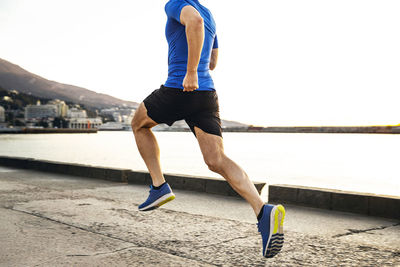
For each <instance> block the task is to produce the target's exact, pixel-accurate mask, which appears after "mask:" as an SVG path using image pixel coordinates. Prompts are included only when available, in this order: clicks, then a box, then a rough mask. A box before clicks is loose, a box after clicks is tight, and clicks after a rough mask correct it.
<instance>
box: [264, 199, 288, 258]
mask: <svg viewBox="0 0 400 267" xmlns="http://www.w3.org/2000/svg"><path fill="white" fill-rule="evenodd" d="M284 219H285V208H284V207H283V206H282V205H276V206H275V205H269V204H266V205H264V206H263V215H262V217H261V218H260V220H259V222H258V231H259V232H260V233H261V237H262V242H263V256H264V257H266V258H272V257H274V256H276V255H277V254H278V253H279V252H280V251H281V249H282V246H283V242H284V236H283V220H284Z"/></svg>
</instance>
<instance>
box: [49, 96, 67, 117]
mask: <svg viewBox="0 0 400 267" xmlns="http://www.w3.org/2000/svg"><path fill="white" fill-rule="evenodd" d="M47 104H50V105H55V106H56V107H57V117H63V118H64V117H67V115H68V106H67V104H65V102H64V101H61V100H58V99H55V100H52V101H49V102H48V103H47Z"/></svg>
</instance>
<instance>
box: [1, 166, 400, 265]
mask: <svg viewBox="0 0 400 267" xmlns="http://www.w3.org/2000/svg"><path fill="white" fill-rule="evenodd" d="M174 191H175V194H176V196H177V198H176V199H175V200H174V201H173V202H171V203H168V204H166V205H164V206H163V207H162V208H160V209H158V210H155V211H150V212H145V213H143V212H138V210H137V207H138V204H140V203H141V202H142V201H143V200H145V198H146V197H147V194H148V187H146V186H144V185H131V184H129V185H128V184H126V183H121V182H111V181H104V180H96V179H90V178H83V177H76V176H68V175H62V174H55V173H46V172H39V171H34V170H20V169H12V168H6V167H0V266H303V265H304V266H339V265H340V266H400V222H399V220H395V219H384V218H378V217H371V216H364V215H357V214H352V213H346V212H339V211H331V210H321V209H314V208H305V207H298V206H292V205H286V210H287V219H286V221H285V227H286V232H285V241H286V242H285V244H284V247H283V249H282V252H281V253H280V254H279V255H278V256H276V257H275V258H273V259H264V258H263V257H262V256H261V239H260V236H259V234H258V232H257V227H256V219H255V217H254V214H253V213H252V210H251V208H250V207H249V206H248V205H247V203H245V202H244V201H243V200H240V199H238V198H235V197H230V196H220V195H214V194H208V193H201V192H193V191H184V190H174Z"/></svg>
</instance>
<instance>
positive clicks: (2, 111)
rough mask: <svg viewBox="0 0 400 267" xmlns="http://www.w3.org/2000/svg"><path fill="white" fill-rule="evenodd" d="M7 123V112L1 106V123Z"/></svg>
mask: <svg viewBox="0 0 400 267" xmlns="http://www.w3.org/2000/svg"><path fill="white" fill-rule="evenodd" d="M5 121H6V112H5V110H4V108H3V107H2V106H0V122H5Z"/></svg>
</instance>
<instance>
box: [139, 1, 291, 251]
mask: <svg viewBox="0 0 400 267" xmlns="http://www.w3.org/2000/svg"><path fill="white" fill-rule="evenodd" d="M165 12H166V14H167V25H166V28H165V34H166V38H167V41H168V45H169V51H168V79H167V81H166V82H165V84H164V85H161V88H160V89H157V90H155V91H154V92H153V93H151V94H150V95H149V96H148V97H147V98H146V99H145V100H144V101H143V102H142V103H141V104H140V105H139V107H138V109H137V110H136V113H135V116H134V118H133V120H132V130H133V133H134V135H135V139H136V144H137V147H138V149H139V152H140V155H141V156H142V158H143V160H144V162H145V163H146V166H147V168H148V170H149V173H150V176H151V179H152V185H150V194H149V197H148V198H147V200H146V201H145V202H144V203H142V204H141V205H140V206H139V210H140V211H148V210H152V209H155V208H158V207H160V206H161V205H163V204H165V203H167V202H169V201H171V200H173V199H174V198H175V195H174V193H173V192H172V190H171V188H170V186H169V185H168V183H167V182H166V181H165V179H164V176H163V173H162V171H161V166H160V149H159V147H158V144H157V140H156V138H155V136H154V135H153V133H152V131H151V128H152V127H154V126H156V125H157V124H160V123H166V124H168V125H169V126H171V125H172V124H173V123H174V122H175V121H178V120H182V119H184V120H185V121H186V123H187V124H188V126H189V127H190V129H191V131H192V132H193V133H194V135H195V136H196V138H197V141H198V143H199V146H200V150H201V152H202V154H203V158H204V161H205V163H206V164H207V165H208V168H209V169H210V170H212V171H214V172H216V173H218V174H220V175H221V176H223V177H224V178H225V179H226V180H227V181H228V183H229V184H230V185H231V186H232V188H233V189H234V190H235V191H236V192H237V193H238V194H239V195H241V196H242V197H243V198H244V199H245V200H246V201H247V202H248V203H249V204H250V205H251V207H252V208H253V210H254V213H255V214H256V216H257V219H258V230H259V232H260V233H261V236H262V241H263V255H264V257H267V258H271V257H274V256H275V255H276V254H278V253H279V251H280V250H281V248H282V245H283V219H284V216H285V209H284V208H283V206H282V205H277V206H274V205H269V204H264V203H263V201H262V200H261V198H260V196H259V194H258V192H257V190H256V188H255V186H254V184H253V183H252V182H251V181H250V179H249V178H248V176H247V174H246V173H245V172H244V170H243V169H242V168H241V167H240V166H239V165H237V164H236V163H235V162H233V161H232V160H231V159H229V158H228V157H227V156H226V155H225V153H224V147H223V141H222V133H221V121H220V118H219V106H218V97H217V93H216V91H215V88H214V83H213V80H212V78H211V76H210V73H209V70H213V69H214V68H215V67H216V64H217V58H218V39H217V35H216V27H215V22H214V19H213V16H212V14H211V12H210V11H209V10H208V9H207V8H205V7H204V6H202V5H201V4H200V3H199V1H198V0H170V1H168V3H167V4H166V5H165Z"/></svg>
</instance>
